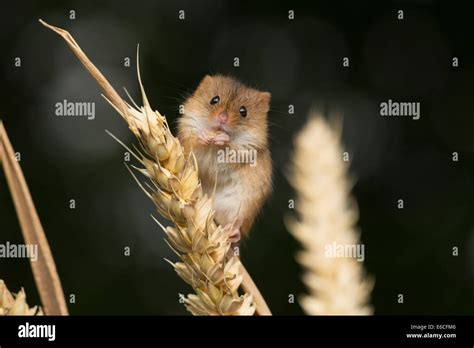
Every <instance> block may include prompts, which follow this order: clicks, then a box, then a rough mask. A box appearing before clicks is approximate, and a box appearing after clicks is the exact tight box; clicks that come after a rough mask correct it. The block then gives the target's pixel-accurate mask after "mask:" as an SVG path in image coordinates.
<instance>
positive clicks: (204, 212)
mask: <svg viewBox="0 0 474 348" xmlns="http://www.w3.org/2000/svg"><path fill="white" fill-rule="evenodd" d="M40 22H41V23H42V24H43V25H44V26H46V27H47V28H49V29H51V30H53V31H54V32H56V33H57V34H59V35H60V36H61V37H62V38H63V39H64V40H65V41H66V43H67V44H68V45H69V47H70V48H71V50H72V51H73V53H74V54H75V55H76V56H77V57H78V59H79V60H80V61H81V63H82V64H83V65H84V66H85V67H86V69H87V70H88V71H89V72H90V73H91V75H92V76H93V77H94V78H95V79H96V81H97V82H98V84H99V85H100V86H101V87H102V90H103V91H104V94H105V96H104V97H105V98H106V99H107V101H108V102H109V103H110V104H111V105H112V106H113V107H114V108H115V110H116V111H117V112H118V113H119V114H120V115H121V116H122V117H123V119H124V120H125V121H126V122H127V124H128V126H129V128H130V130H131V131H132V132H133V134H134V135H135V136H136V137H137V139H138V140H139V142H140V145H141V151H135V153H134V152H132V151H130V152H131V153H132V154H133V155H134V156H135V158H136V159H137V160H138V162H139V163H140V164H141V165H142V167H141V168H135V169H136V170H137V171H139V172H140V173H142V174H143V175H145V176H146V177H148V178H149V179H150V181H151V183H152V185H149V186H147V187H144V186H143V185H142V184H141V183H140V182H139V181H138V180H137V182H138V184H139V185H140V186H141V188H142V189H143V191H144V192H145V193H146V194H147V196H148V197H149V198H150V199H151V200H152V201H153V202H154V203H155V205H156V208H157V210H158V212H159V213H160V214H161V215H162V216H164V217H165V218H167V219H169V220H170V221H172V222H173V224H174V226H172V227H171V226H170V227H166V228H165V227H164V226H162V225H161V224H160V223H159V222H158V221H157V220H155V221H156V222H157V223H158V224H159V225H160V226H161V227H162V229H163V231H164V232H165V233H166V235H167V237H168V238H167V242H168V244H169V246H170V247H171V249H172V250H174V251H175V253H176V254H177V256H178V257H179V258H180V260H181V262H175V263H173V262H171V261H168V260H167V261H168V262H169V263H170V264H171V265H172V266H173V267H174V269H175V271H176V272H177V274H178V275H179V276H180V277H181V278H182V279H183V280H184V281H186V282H187V283H188V284H190V285H191V286H192V287H193V289H194V291H195V293H194V294H190V295H188V296H187V297H186V299H185V305H186V308H187V309H188V311H190V312H191V313H192V314H194V315H253V314H254V312H255V310H256V308H255V305H254V302H253V296H258V295H259V293H258V291H257V292H256V293H253V294H251V293H249V292H244V294H242V295H240V294H239V292H238V289H239V287H240V285H241V284H242V281H243V279H244V274H246V273H243V265H242V264H241V262H240V259H239V258H238V257H237V256H235V255H233V254H232V255H230V256H227V255H228V253H229V250H230V248H231V245H230V243H229V241H228V234H229V233H230V229H231V226H228V227H225V228H224V227H222V226H218V225H217V224H216V223H215V222H214V219H213V216H214V211H213V208H212V203H213V201H212V197H207V195H203V193H202V189H201V184H200V182H199V178H198V167H197V162H196V159H195V157H194V155H193V154H192V153H191V154H190V155H189V156H185V154H184V152H183V148H182V146H181V144H180V142H179V140H178V139H177V138H175V137H174V136H173V135H172V134H171V131H170V129H169V127H168V124H167V122H166V118H165V117H164V116H162V115H161V114H160V113H159V112H158V111H153V109H152V108H151V107H150V104H149V102H148V99H147V97H146V94H145V91H144V89H143V85H142V82H141V77H140V71H139V66H138V52H137V72H138V81H139V85H140V89H141V94H142V101H143V106H142V107H138V106H137V105H135V107H133V106H131V105H130V104H128V103H127V102H125V101H124V100H123V99H122V98H121V97H120V96H119V95H118V93H117V92H116V91H115V90H114V88H113V87H112V86H111V85H110V83H109V82H108V81H107V80H106V79H105V77H104V76H103V75H102V74H101V73H100V71H99V70H98V69H97V68H96V67H95V66H94V65H93V64H92V62H91V61H90V60H89V58H88V57H87V56H86V55H85V53H84V52H83V51H82V50H81V48H80V47H79V45H78V44H77V43H76V41H75V40H74V38H73V37H72V36H71V35H70V34H69V33H68V32H67V31H65V30H63V29H60V28H57V27H53V26H51V25H49V24H47V23H45V22H44V21H42V20H40ZM116 140H117V141H119V140H118V139H116ZM119 142H120V141H119ZM122 145H123V146H125V145H124V144H122ZM125 147H126V146H125ZM131 173H132V174H133V172H132V171H131ZM135 179H136V178H135ZM246 279H247V280H248V279H250V277H246ZM250 280H251V279H250ZM252 295H253V296H252ZM255 303H256V304H257V305H260V307H259V308H257V311H258V313H259V314H271V313H270V311H269V309H268V307H267V306H266V304H265V301H264V300H263V298H261V299H259V301H256V302H255ZM262 303H263V304H265V305H262Z"/></svg>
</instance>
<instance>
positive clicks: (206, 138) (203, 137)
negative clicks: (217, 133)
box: [198, 130, 213, 145]
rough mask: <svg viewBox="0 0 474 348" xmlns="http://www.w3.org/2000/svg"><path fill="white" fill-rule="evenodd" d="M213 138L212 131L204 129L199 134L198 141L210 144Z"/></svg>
mask: <svg viewBox="0 0 474 348" xmlns="http://www.w3.org/2000/svg"><path fill="white" fill-rule="evenodd" d="M212 138H213V136H212V133H211V132H209V131H207V130H203V131H202V132H200V133H199V134H198V141H199V143H200V144H203V145H209V144H210V143H211V140H212Z"/></svg>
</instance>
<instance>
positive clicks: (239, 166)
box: [178, 75, 272, 236]
mask: <svg viewBox="0 0 474 348" xmlns="http://www.w3.org/2000/svg"><path fill="white" fill-rule="evenodd" d="M215 96H219V98H220V101H219V102H218V103H216V104H215V105H211V103H210V100H211V99H212V98H213V97H215ZM269 103H270V93H268V92H260V91H258V90H256V89H252V88H249V87H247V86H245V85H243V84H242V83H240V82H238V81H236V80H234V79H232V78H229V77H224V76H220V75H217V76H206V77H205V78H204V79H203V80H202V81H201V83H200V84H199V86H198V88H197V89H196V91H195V92H194V94H193V95H192V96H191V97H190V98H189V99H187V100H186V102H185V104H184V114H183V116H182V117H181V118H180V119H179V123H178V130H179V132H178V137H179V139H180V141H181V143H182V144H183V146H184V149H185V151H186V152H189V151H190V150H191V149H192V150H193V152H194V154H195V156H196V159H197V162H198V169H199V177H200V179H201V183H202V187H203V190H204V192H205V193H208V194H209V195H212V194H213V192H214V186H215V187H216V193H215V203H214V209H215V210H216V216H215V219H216V221H217V222H218V223H219V224H221V225H225V224H228V223H232V222H233V220H234V219H235V218H237V219H238V223H240V232H241V233H242V235H244V236H245V235H247V234H248V233H249V231H250V228H251V226H252V224H253V222H254V220H255V218H256V216H257V214H258V213H259V211H260V209H261V207H262V205H263V203H264V201H265V199H266V198H267V197H268V195H269V193H270V190H271V172H272V169H271V168H272V164H271V157H270V151H269V150H268V124H267V113H268V110H269ZM242 106H245V108H246V109H247V116H246V117H243V116H241V114H240V113H239V110H240V108H241V107H242ZM222 113H224V114H225V115H227V117H228V118H227V123H226V124H220V123H219V122H218V117H219V116H218V115H219V114H222ZM217 134H221V137H222V136H223V137H224V138H227V139H226V142H225V143H217V144H216V143H213V142H212V140H210V143H206V141H203V140H202V139H203V137H204V139H206V140H207V139H212V138H213V137H215V136H216V135H217ZM203 135H204V136H203ZM216 139H217V137H216ZM226 147H229V149H232V150H255V151H256V165H255V166H251V165H250V164H249V163H221V162H219V161H218V151H219V150H223V149H225V148H226ZM216 179H217V182H216Z"/></svg>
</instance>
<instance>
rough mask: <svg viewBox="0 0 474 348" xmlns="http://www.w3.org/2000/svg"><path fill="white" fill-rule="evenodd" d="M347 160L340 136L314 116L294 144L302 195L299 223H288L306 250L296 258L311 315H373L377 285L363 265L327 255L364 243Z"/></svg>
mask: <svg viewBox="0 0 474 348" xmlns="http://www.w3.org/2000/svg"><path fill="white" fill-rule="evenodd" d="M339 129H340V128H339ZM342 156H343V151H342V146H341V144H340V131H335V130H334V127H331V126H330V125H329V124H328V123H327V122H326V121H325V120H324V119H323V118H322V117H320V116H319V115H317V114H315V113H312V114H311V117H310V119H309V121H308V123H307V125H306V127H305V128H304V129H303V130H302V131H301V133H300V134H299V135H298V136H297V137H296V140H295V152H294V156H293V168H292V171H291V174H290V176H289V179H290V182H291V184H292V186H293V187H294V188H295V190H296V193H297V201H296V203H295V207H296V211H297V213H298V217H299V219H297V220H296V219H289V220H288V228H289V230H290V231H291V233H292V234H293V236H295V237H296V239H297V240H299V241H300V242H301V244H302V246H303V248H304V250H303V251H302V252H300V253H299V254H298V256H297V259H298V261H299V262H300V264H301V265H302V266H304V267H305V269H306V273H305V275H304V277H303V281H304V283H305V284H306V286H307V288H308V290H309V295H306V296H304V297H302V298H301V299H300V304H301V306H302V307H303V310H304V311H305V312H306V313H307V314H310V315H342V314H347V315H367V314H372V308H371V306H370V304H369V296H370V292H371V290H372V287H373V281H372V280H371V279H369V278H368V277H366V275H365V272H364V269H363V266H362V264H361V263H360V262H358V261H357V260H356V259H355V258H353V257H341V258H339V257H328V256H327V255H326V253H325V251H326V248H327V247H328V246H331V245H332V244H333V243H337V244H338V245H355V244H356V243H359V233H358V232H357V231H356V230H355V227H354V224H355V222H356V220H357V215H358V212H357V209H356V206H355V202H354V201H353V200H351V199H350V196H349V192H350V185H349V183H348V180H347V165H346V162H344V161H343V158H342Z"/></svg>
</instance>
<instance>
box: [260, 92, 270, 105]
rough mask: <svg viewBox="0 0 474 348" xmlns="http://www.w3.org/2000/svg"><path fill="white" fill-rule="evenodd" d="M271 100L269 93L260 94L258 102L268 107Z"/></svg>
mask: <svg viewBox="0 0 474 348" xmlns="http://www.w3.org/2000/svg"><path fill="white" fill-rule="evenodd" d="M271 98H272V95H271V94H270V92H260V100H261V101H262V102H264V103H265V104H267V105H270V99H271Z"/></svg>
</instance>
